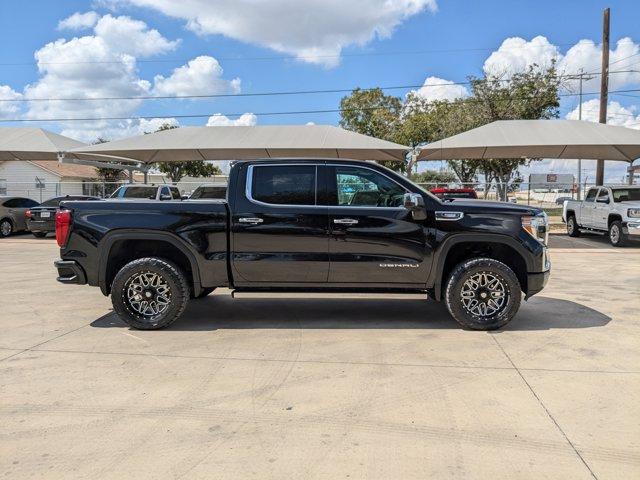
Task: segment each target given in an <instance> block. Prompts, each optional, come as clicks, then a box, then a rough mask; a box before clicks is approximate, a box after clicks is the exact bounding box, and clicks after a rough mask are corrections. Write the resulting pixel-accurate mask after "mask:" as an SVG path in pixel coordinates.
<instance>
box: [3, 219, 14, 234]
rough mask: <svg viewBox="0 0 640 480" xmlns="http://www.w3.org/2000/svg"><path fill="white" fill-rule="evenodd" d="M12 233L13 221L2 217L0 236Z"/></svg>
mask: <svg viewBox="0 0 640 480" xmlns="http://www.w3.org/2000/svg"><path fill="white" fill-rule="evenodd" d="M12 233H13V223H11V220H9V219H8V218H3V219H2V221H0V237H8V236H9V235H11V234H12Z"/></svg>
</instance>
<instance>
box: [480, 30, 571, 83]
mask: <svg viewBox="0 0 640 480" xmlns="http://www.w3.org/2000/svg"><path fill="white" fill-rule="evenodd" d="M559 58H561V53H560V50H559V49H558V47H556V46H555V45H552V44H551V43H550V42H549V40H547V39H546V38H545V37H543V36H537V37H535V38H533V39H532V40H530V41H527V40H525V39H524V38H520V37H512V38H507V39H505V40H504V41H503V42H502V44H501V45H500V47H499V48H498V50H496V51H495V52H493V53H492V54H491V55H489V58H487V59H486V60H485V62H484V67H483V68H484V71H485V73H486V74H487V75H497V76H501V75H507V76H509V75H512V74H513V73H516V72H522V71H524V70H526V69H527V67H529V65H533V64H534V63H535V64H537V65H539V66H541V67H547V66H550V65H551V63H552V61H553V60H558V59H559Z"/></svg>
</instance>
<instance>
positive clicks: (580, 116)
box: [576, 69, 584, 201]
mask: <svg viewBox="0 0 640 480" xmlns="http://www.w3.org/2000/svg"><path fill="white" fill-rule="evenodd" d="M583 76H584V73H583V72H582V69H581V70H580V105H578V120H582V78H583ZM581 184H582V159H581V158H579V159H578V189H577V190H578V191H577V192H576V193H577V194H578V198H577V200H578V201H579V200H581V198H580V193H581V192H582V186H581Z"/></svg>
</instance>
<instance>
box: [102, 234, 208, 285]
mask: <svg viewBox="0 0 640 480" xmlns="http://www.w3.org/2000/svg"><path fill="white" fill-rule="evenodd" d="M99 251H100V258H99V263H98V284H99V286H100V290H102V293H103V294H104V295H109V293H110V291H111V283H112V282H113V278H114V277H115V274H116V273H117V271H118V270H119V269H120V268H122V266H124V265H125V264H126V263H128V262H130V261H132V260H135V259H136V258H142V257H147V256H155V257H158V258H163V259H165V260H169V261H172V262H174V263H176V264H177V265H178V266H179V267H181V268H182V269H183V270H185V274H187V276H188V280H189V283H190V286H191V288H192V289H193V291H194V292H200V290H201V288H202V287H201V280H200V268H199V264H198V261H197V257H196V255H195V254H194V252H192V251H191V250H190V248H189V246H188V245H186V244H185V243H184V242H183V241H182V240H181V239H180V238H178V237H177V236H175V235H173V234H171V233H169V232H149V231H137V230H128V231H123V232H113V233H110V234H108V235H107V236H105V237H104V238H103V239H102V240H101V242H100V246H99Z"/></svg>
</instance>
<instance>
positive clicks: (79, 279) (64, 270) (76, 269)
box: [53, 260, 87, 285]
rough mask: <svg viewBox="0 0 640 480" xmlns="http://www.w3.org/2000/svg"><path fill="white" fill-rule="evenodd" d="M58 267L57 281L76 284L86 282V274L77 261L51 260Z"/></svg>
mask: <svg viewBox="0 0 640 480" xmlns="http://www.w3.org/2000/svg"><path fill="white" fill-rule="evenodd" d="M53 265H54V266H55V267H56V268H57V269H58V278H56V280H57V281H59V282H60V283H72V284H76V285H84V284H86V283H87V276H86V275H85V273H84V270H83V269H82V267H81V266H80V265H78V262H76V261H74V260H58V261H56V262H53Z"/></svg>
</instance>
